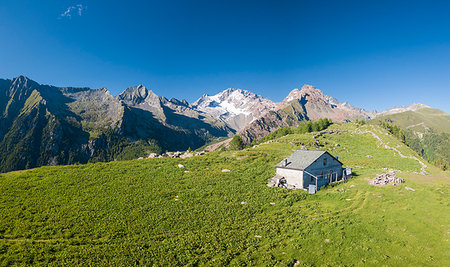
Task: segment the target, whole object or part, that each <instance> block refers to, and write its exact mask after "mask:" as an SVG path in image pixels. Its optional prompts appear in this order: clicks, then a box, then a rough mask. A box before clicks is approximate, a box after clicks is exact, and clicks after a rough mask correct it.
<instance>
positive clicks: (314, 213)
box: [0, 123, 450, 266]
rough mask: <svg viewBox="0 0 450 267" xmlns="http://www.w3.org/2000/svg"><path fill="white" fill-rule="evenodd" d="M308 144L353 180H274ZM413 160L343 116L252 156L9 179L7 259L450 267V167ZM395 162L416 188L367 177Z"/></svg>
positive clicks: (31, 173)
mask: <svg viewBox="0 0 450 267" xmlns="http://www.w3.org/2000/svg"><path fill="white" fill-rule="evenodd" d="M375 136H377V137H375ZM380 140H381V141H380ZM302 146H304V147H307V148H309V149H318V150H327V151H329V152H330V153H331V154H332V155H334V156H338V157H339V160H340V161H341V162H343V163H344V166H345V167H352V168H353V172H354V175H353V178H351V179H350V180H347V181H346V182H341V183H336V184H333V185H330V186H328V187H326V188H324V189H322V190H320V191H318V192H317V194H315V195H308V194H307V192H305V191H303V190H288V189H283V188H270V187H267V186H266V183H267V179H268V178H270V177H272V176H273V175H274V173H275V169H274V166H275V164H277V163H278V162H279V161H280V160H282V159H283V158H284V157H286V156H288V155H289V154H291V153H292V152H293V151H294V150H296V149H300V148H301V147H302ZM401 155H403V156H404V157H402V156H401ZM412 157H416V158H417V159H418V160H421V159H420V156H418V155H417V154H416V153H415V152H414V151H412V150H411V149H410V148H409V147H407V146H406V145H405V144H403V143H402V142H400V141H399V140H398V139H397V138H395V137H394V136H392V135H391V134H389V133H388V132H387V131H386V130H385V129H383V128H381V127H379V126H376V125H362V126H359V125H357V124H354V123H342V124H341V123H335V124H333V125H331V126H330V127H329V128H328V129H327V130H326V131H323V132H322V133H320V134H319V133H317V132H313V133H306V134H290V135H287V136H283V137H281V138H277V139H274V140H270V141H268V142H266V143H262V144H259V145H256V146H253V147H251V148H247V149H244V150H241V151H217V152H211V153H207V154H206V155H203V156H197V157H192V158H187V159H169V158H164V159H143V160H132V161H116V162H109V163H89V164H86V165H72V166H56V167H40V168H37V169H32V170H26V171H16V172H10V173H4V174H0V207H1V209H0V213H1V214H0V215H1V216H0V248H1V249H2V253H1V254H0V262H1V263H2V265H12V264H19V265H20V264H28V265H29V264H57V265H59V264H77V263H79V262H83V263H84V264H90V265H132V264H139V265H208V264H212V265H243V264H254V265H294V264H297V265H298V264H302V265H354V264H368V265H379V264H384V265H437V266H448V265H449V264H450V261H449V258H448V251H449V250H450V244H449V242H448V240H449V231H450V228H449V226H448V221H449V219H450V217H449V214H450V207H449V206H448V205H447V203H448V201H449V199H448V195H449V193H450V174H449V172H441V171H439V170H438V169H436V168H434V167H432V166H428V167H427V168H426V171H427V172H428V173H429V174H428V175H420V174H419V172H420V171H421V168H422V166H421V164H420V163H419V162H418V161H417V160H415V159H414V158H412ZM179 164H182V165H183V167H182V168H180V167H179ZM223 169H228V170H229V172H222V170H223ZM388 170H395V172H396V175H397V176H400V177H402V178H404V179H405V181H406V183H405V184H400V185H397V186H386V187H375V186H372V185H369V184H368V183H367V181H368V180H369V179H371V178H373V177H375V176H376V175H377V174H381V173H385V172H386V171H388ZM411 189H413V190H414V191H412V190H411ZM424 211H426V212H424ZM411 251H414V253H411Z"/></svg>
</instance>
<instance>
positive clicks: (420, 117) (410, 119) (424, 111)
mask: <svg viewBox="0 0 450 267" xmlns="http://www.w3.org/2000/svg"><path fill="white" fill-rule="evenodd" d="M374 120H375V121H384V120H391V121H393V122H394V123H395V124H397V125H398V126H400V127H402V128H404V129H410V130H413V131H415V132H422V133H423V132H426V131H428V130H430V129H431V130H433V131H435V132H437V133H450V114H447V113H445V112H444V111H442V110H439V109H434V108H421V109H418V110H414V111H405V112H401V113H396V114H390V115H383V116H380V117H376V118H375V119H374Z"/></svg>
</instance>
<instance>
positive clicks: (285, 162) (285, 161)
mask: <svg viewBox="0 0 450 267" xmlns="http://www.w3.org/2000/svg"><path fill="white" fill-rule="evenodd" d="M286 166H287V159H284V167H286Z"/></svg>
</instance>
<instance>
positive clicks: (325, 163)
mask: <svg viewBox="0 0 450 267" xmlns="http://www.w3.org/2000/svg"><path fill="white" fill-rule="evenodd" d="M325 165H327V158H323V166H325Z"/></svg>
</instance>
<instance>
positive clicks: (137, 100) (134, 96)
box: [117, 84, 159, 105]
mask: <svg viewBox="0 0 450 267" xmlns="http://www.w3.org/2000/svg"><path fill="white" fill-rule="evenodd" d="M117 98H118V99H119V100H124V101H127V102H129V103H131V104H133V105H139V104H141V103H144V102H149V101H150V102H154V101H155V99H156V98H159V97H158V96H157V95H156V94H155V93H153V91H151V90H148V89H147V87H145V86H144V85H142V84H140V85H138V86H133V87H129V88H127V89H125V91H123V92H122V93H121V94H120V95H118V96H117Z"/></svg>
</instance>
